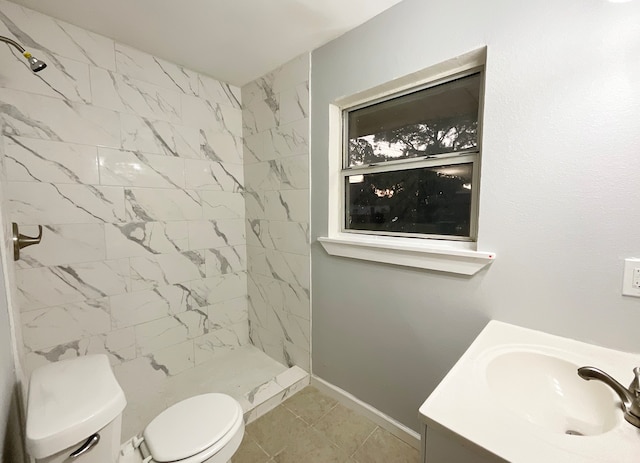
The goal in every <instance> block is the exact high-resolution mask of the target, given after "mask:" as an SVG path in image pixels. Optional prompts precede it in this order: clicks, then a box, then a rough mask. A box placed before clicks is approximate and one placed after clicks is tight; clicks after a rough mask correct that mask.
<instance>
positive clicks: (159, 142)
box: [0, 0, 249, 375]
mask: <svg viewBox="0 0 640 463" xmlns="http://www.w3.org/2000/svg"><path fill="white" fill-rule="evenodd" d="M0 34H1V35H6V36H9V37H13V38H15V39H16V40H18V41H19V42H21V43H22V44H24V46H25V47H27V48H29V49H31V50H33V52H34V54H37V56H38V57H40V58H41V59H43V60H44V61H46V62H47V63H48V64H49V67H48V68H47V69H46V70H44V71H42V72H41V73H40V74H32V73H31V72H30V71H29V70H28V69H27V67H26V66H25V63H24V60H23V59H22V58H21V57H20V56H19V55H18V54H17V53H16V52H15V50H13V49H10V48H9V47H6V46H1V47H0V63H2V65H1V68H0V108H1V115H2V118H3V119H4V123H5V128H4V151H5V168H6V178H7V183H6V184H5V193H6V196H7V198H8V200H9V217H10V219H11V220H13V221H15V222H17V223H19V224H20V225H21V227H22V230H21V231H22V232H23V233H30V232H35V230H36V229H35V225H36V224H42V225H43V226H44V236H43V240H42V243H41V244H40V245H38V246H33V247H30V248H27V249H25V250H23V258H22V259H21V260H20V261H19V262H17V263H16V281H17V287H18V293H17V299H18V303H19V306H20V310H21V319H22V321H21V326H22V335H23V337H24V343H25V347H26V363H27V369H28V370H31V369H33V368H34V367H36V366H38V365H40V364H43V363H45V362H50V361H55V360H58V359H62V358H67V357H72V356H77V355H83V354H87V353H97V352H105V353H107V354H108V355H109V357H110V358H111V361H112V362H113V364H114V365H116V373H117V374H118V372H120V373H121V374H125V373H126V372H130V373H131V374H132V375H144V374H147V372H150V371H155V372H157V373H162V374H164V375H173V374H176V373H179V372H181V371H183V370H186V369H188V368H190V367H193V366H195V365H196V364H199V363H202V362H205V361H206V360H208V359H210V358H211V356H212V355H214V354H215V353H216V352H218V351H222V350H225V349H231V348H234V347H237V346H240V345H244V344H246V343H248V342H249V338H248V323H247V317H248V308H247V276H246V238H245V205H244V197H243V194H244V193H243V192H244V187H243V184H244V180H243V159H242V155H243V153H242V111H241V104H240V102H241V100H240V98H241V97H240V91H239V89H238V88H235V87H232V86H229V85H226V84H224V83H221V82H218V81H216V80H214V79H212V78H209V77H207V76H204V75H200V74H198V73H196V72H192V71H190V70H188V69H184V68H182V67H180V66H177V65H174V64H172V63H169V62H165V61H163V60H161V59H158V58H155V57H154V56H151V55H148V54H145V53H143V52H140V51H137V50H135V49H132V48H129V47H126V46H124V45H121V44H118V43H114V42H113V41H112V40H110V39H108V38H105V37H102V36H99V35H96V34H93V33H91V32H88V31H86V30H83V29H80V28H78V27H75V26H72V25H69V24H67V23H64V22H61V21H57V20H55V19H53V18H51V17H48V16H45V15H42V14H40V13H37V12H34V11H32V10H29V9H26V8H23V7H20V6H17V5H15V4H13V3H10V2H7V1H5V0H0ZM127 364H131V368H129V367H127ZM134 365H135V367H134ZM118 367H121V368H118Z"/></svg>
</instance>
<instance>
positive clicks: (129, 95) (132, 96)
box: [90, 67, 182, 124]
mask: <svg viewBox="0 0 640 463" xmlns="http://www.w3.org/2000/svg"><path fill="white" fill-rule="evenodd" d="M90 71H91V90H92V94H93V104H94V105H96V106H100V107H103V108H107V109H111V110H114V111H119V112H123V113H129V114H134V115H137V116H142V117H148V118H151V119H159V120H163V121H168V122H174V123H176V124H180V122H181V120H182V118H181V109H180V96H179V94H178V92H175V91H173V90H167V89H166V88H162V87H159V86H157V85H153V84H149V83H147V82H142V81H139V80H135V79H130V78H128V77H126V76H123V75H121V74H117V73H115V72H111V71H106V70H104V69H100V68H96V67H92V68H91V70H90Z"/></svg>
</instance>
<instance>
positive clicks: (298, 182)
mask: <svg viewBox="0 0 640 463" xmlns="http://www.w3.org/2000/svg"><path fill="white" fill-rule="evenodd" d="M244 180H245V187H246V189H247V190H251V191H259V192H264V191H273V190H305V189H308V188H309V157H308V155H297V156H290V157H288V158H283V159H278V160H272V161H267V162H260V163H257V164H248V165H246V166H245V177H244Z"/></svg>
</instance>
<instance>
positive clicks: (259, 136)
mask: <svg viewBox="0 0 640 463" xmlns="http://www.w3.org/2000/svg"><path fill="white" fill-rule="evenodd" d="M266 134H267V132H263V133H254V134H249V133H246V134H245V136H244V139H243V156H244V164H245V165H247V164H255V163H256V162H262V161H266V160H267V156H266V155H265V150H264V140H265V136H266Z"/></svg>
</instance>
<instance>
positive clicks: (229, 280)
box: [190, 272, 247, 307]
mask: <svg viewBox="0 0 640 463" xmlns="http://www.w3.org/2000/svg"><path fill="white" fill-rule="evenodd" d="M190 286H191V293H192V294H191V296H192V297H193V298H194V299H196V300H197V301H198V303H199V304H201V307H205V306H209V305H213V304H217V303H219V302H223V301H228V300H231V299H236V298H238V297H242V296H244V295H246V294H247V274H246V273H245V272H238V273H227V274H223V275H218V276H215V277H211V278H204V279H201V280H196V281H192V282H191V283H190Z"/></svg>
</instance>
